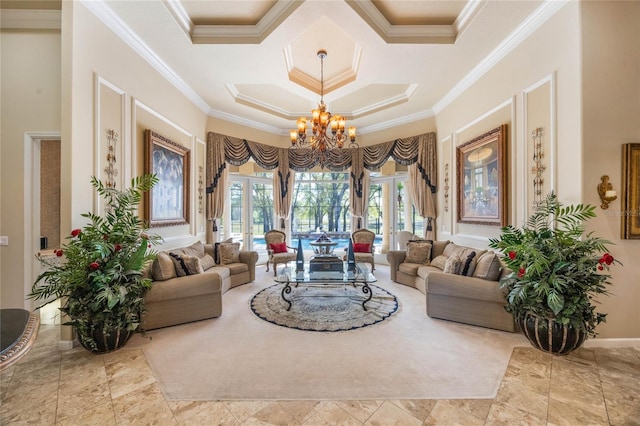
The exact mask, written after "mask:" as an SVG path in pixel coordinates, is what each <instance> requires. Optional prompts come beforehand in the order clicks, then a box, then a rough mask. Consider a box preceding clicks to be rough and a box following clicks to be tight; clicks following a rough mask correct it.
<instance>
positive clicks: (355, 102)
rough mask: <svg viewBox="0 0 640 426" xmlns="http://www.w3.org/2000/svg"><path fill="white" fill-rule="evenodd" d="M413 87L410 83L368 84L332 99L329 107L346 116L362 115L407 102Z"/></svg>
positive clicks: (414, 86)
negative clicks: (346, 94)
mask: <svg viewBox="0 0 640 426" xmlns="http://www.w3.org/2000/svg"><path fill="white" fill-rule="evenodd" d="M415 89H416V85H412V84H369V85H367V86H365V87H363V88H362V89H359V90H356V91H354V92H351V93H350V94H349V95H348V96H343V97H341V98H339V99H336V100H335V101H332V102H331V105H330V107H331V109H332V111H333V112H336V113H339V114H342V115H346V116H347V117H362V116H365V115H367V114H372V113H374V112H378V111H381V110H383V109H387V108H391V107H393V106H395V105H398V104H400V103H405V102H408V101H409V99H410V98H411V95H412V94H413V93H414V92H415Z"/></svg>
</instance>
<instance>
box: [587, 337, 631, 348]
mask: <svg viewBox="0 0 640 426" xmlns="http://www.w3.org/2000/svg"><path fill="white" fill-rule="evenodd" d="M583 346H584V347H585V348H640V338H637V337H634V338H611V339H597V338H596V339H588V340H587V341H586V342H584V345H583Z"/></svg>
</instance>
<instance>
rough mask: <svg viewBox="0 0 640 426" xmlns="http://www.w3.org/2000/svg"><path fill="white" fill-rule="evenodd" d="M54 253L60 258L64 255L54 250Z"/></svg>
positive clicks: (60, 251)
mask: <svg viewBox="0 0 640 426" xmlns="http://www.w3.org/2000/svg"><path fill="white" fill-rule="evenodd" d="M54 253H55V254H56V256H58V257H62V255H63V254H64V252H63V251H62V250H56V251H55V252H54Z"/></svg>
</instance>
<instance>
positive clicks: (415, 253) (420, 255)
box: [404, 241, 431, 265]
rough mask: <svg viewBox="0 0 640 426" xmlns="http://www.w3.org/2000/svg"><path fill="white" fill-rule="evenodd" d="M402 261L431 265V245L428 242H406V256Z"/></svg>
mask: <svg viewBox="0 0 640 426" xmlns="http://www.w3.org/2000/svg"><path fill="white" fill-rule="evenodd" d="M404 261H405V262H408V263H419V264H422V265H428V264H429V263H431V243H430V242H428V241H409V242H407V255H406V257H405V259H404Z"/></svg>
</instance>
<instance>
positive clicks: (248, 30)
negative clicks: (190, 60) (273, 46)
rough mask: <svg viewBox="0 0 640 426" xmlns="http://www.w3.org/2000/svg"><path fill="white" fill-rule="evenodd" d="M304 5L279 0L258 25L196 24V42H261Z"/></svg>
mask: <svg viewBox="0 0 640 426" xmlns="http://www.w3.org/2000/svg"><path fill="white" fill-rule="evenodd" d="M300 5H302V2H301V1H299V0H278V1H277V2H276V4H275V5H273V7H272V8H271V9H269V11H268V12H267V13H265V15H264V16H263V17H262V18H261V19H260V21H259V22H258V23H257V24H256V25H194V26H193V29H192V30H191V34H190V35H191V41H192V42H193V43H194V44H220V43H227V44H234V43H235V44H260V43H261V42H262V41H263V40H264V39H265V38H267V36H268V35H269V34H271V33H272V32H273V30H275V29H276V28H278V26H279V25H280V24H281V23H282V22H283V21H284V20H285V19H287V18H288V17H289V15H291V14H292V13H293V12H294V11H295V10H296V9H297V8H298V7H300Z"/></svg>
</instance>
